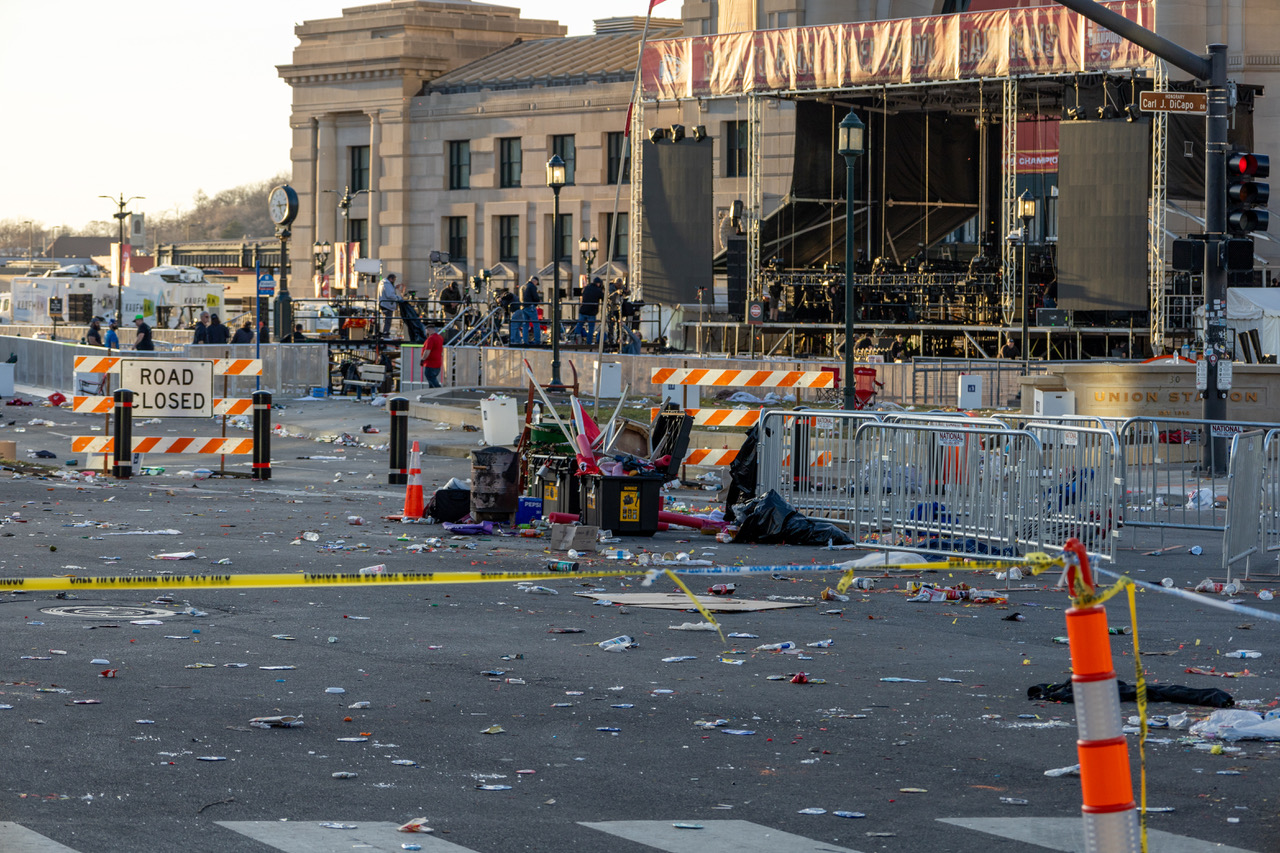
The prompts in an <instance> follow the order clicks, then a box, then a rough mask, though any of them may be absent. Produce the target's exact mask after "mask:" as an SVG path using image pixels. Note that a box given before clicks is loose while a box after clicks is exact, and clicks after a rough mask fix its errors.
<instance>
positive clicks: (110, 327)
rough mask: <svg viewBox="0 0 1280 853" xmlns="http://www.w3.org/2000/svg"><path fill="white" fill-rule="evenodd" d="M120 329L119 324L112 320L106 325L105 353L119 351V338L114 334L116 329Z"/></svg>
mask: <svg viewBox="0 0 1280 853" xmlns="http://www.w3.org/2000/svg"><path fill="white" fill-rule="evenodd" d="M118 328H120V323H118V322H117V321H115V320H112V321H111V322H110V323H108V324H107V351H108V352H110V351H111V350H113V349H120V336H119V335H118V334H116V329H118Z"/></svg>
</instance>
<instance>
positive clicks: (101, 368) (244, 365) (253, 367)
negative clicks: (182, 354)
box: [75, 355, 262, 376]
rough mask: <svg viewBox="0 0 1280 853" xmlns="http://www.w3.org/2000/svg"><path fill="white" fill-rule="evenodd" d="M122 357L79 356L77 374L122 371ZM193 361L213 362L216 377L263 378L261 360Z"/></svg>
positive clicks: (223, 359)
mask: <svg viewBox="0 0 1280 853" xmlns="http://www.w3.org/2000/svg"><path fill="white" fill-rule="evenodd" d="M123 360H124V358H123V357H122V356H97V355H78V356H76V360H75V370H76V373H111V372H113V371H117V370H119V369H120V362H121V361H123ZM190 360H191V361H209V360H212V361H213V375H214V376H261V375H262V359H260V358H215V359H190Z"/></svg>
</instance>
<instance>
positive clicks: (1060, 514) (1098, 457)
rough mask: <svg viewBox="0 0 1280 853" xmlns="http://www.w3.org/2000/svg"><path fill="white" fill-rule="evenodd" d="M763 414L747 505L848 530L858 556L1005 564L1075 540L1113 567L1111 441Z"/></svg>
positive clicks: (968, 423) (813, 414)
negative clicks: (773, 498)
mask: <svg viewBox="0 0 1280 853" xmlns="http://www.w3.org/2000/svg"><path fill="white" fill-rule="evenodd" d="M895 418H896V419H895V420H894V421H889V420H888V419H886V420H880V419H879V418H878V417H877V416H876V415H875V414H871V413H863V412H826V411H822V412H819V411H812V410H795V411H777V410H774V411H768V412H765V413H764V414H763V415H761V418H760V445H759V451H758V452H759V454H760V460H759V462H760V464H759V475H758V482H757V493H758V494H764V493H765V492H767V491H768V490H769V489H773V490H775V491H777V492H778V493H779V494H780V495H782V496H783V497H784V498H786V500H787V501H788V503H790V504H791V505H792V506H793V507H795V508H796V509H797V510H799V511H801V512H803V513H804V514H806V515H808V516H810V517H814V518H822V519H825V520H828V521H833V522H836V523H842V524H847V525H849V526H850V527H851V528H852V531H853V534H854V536H855V538H857V539H858V540H859V541H860V542H861V543H863V544H864V545H865V546H866V547H868V548H872V549H881V550H905V551H916V552H924V553H929V554H942V555H954V554H977V555H984V556H990V557H993V558H1008V559H1014V558H1017V557H1019V556H1020V555H1022V554H1023V553H1025V552H1026V551H1034V550H1041V549H1043V548H1044V547H1045V546H1046V545H1059V544H1061V543H1062V542H1064V541H1065V540H1066V539H1069V538H1071V537H1076V538H1078V539H1080V540H1081V541H1082V542H1083V543H1085V546H1086V548H1087V549H1088V552H1089V554H1090V555H1091V556H1093V557H1094V558H1095V559H1101V560H1108V561H1110V560H1113V559H1114V557H1115V542H1116V538H1117V531H1118V529H1119V527H1120V524H1121V512H1120V504H1119V490H1120V486H1119V483H1120V475H1119V456H1118V447H1117V441H1116V436H1115V433H1113V432H1112V431H1110V430H1107V429H1101V428H1087V427H1080V426H1076V425H1073V424H1071V425H1069V424H1050V423H1032V424H1029V425H1028V428H1027V429H1025V430H1014V429H1009V428H1007V427H1005V426H1003V425H1002V424H1000V423H999V422H998V421H993V420H991V419H973V418H959V419H955V418H946V417H929V418H916V417H912V416H909V415H908V416H897V415H895Z"/></svg>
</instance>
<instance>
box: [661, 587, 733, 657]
mask: <svg viewBox="0 0 1280 853" xmlns="http://www.w3.org/2000/svg"><path fill="white" fill-rule="evenodd" d="M662 572H663V574H665V575H666V576H667V577H669V578H671V579H672V580H673V581H675V582H676V586H678V587H680V589H682V590H684V594H685V595H687V596H689V600H690V601H692V602H693V606H694V607H696V608H698V612H699V613H701V614H702V618H703V619H706V620H707V621H708V622H710V623H711V624H712V625H715V626H716V633H717V634H719V635H720V642H722V643H723V642H725V638H724V629H723V628H721V627H720V623H719V622H717V621H716V617H714V616H712V615H711V611H709V610H707V609H706V608H705V607H703V606H702V602H700V601H698V597H697V596H696V595H694V594H693V592H692V591H691V590H690V589H689V587H687V586H685V585H684V581H682V580H680V578H678V577H676V576H675V573H674V572H672V571H671V570H670V569H663V570H662Z"/></svg>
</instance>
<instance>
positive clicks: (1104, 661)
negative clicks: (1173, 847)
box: [1062, 539, 1142, 853]
mask: <svg viewBox="0 0 1280 853" xmlns="http://www.w3.org/2000/svg"><path fill="white" fill-rule="evenodd" d="M1062 556H1063V560H1064V562H1065V564H1066V580H1067V589H1068V591H1069V592H1070V594H1071V601H1072V606H1071V608H1070V609H1069V610H1067V640H1068V642H1069V643H1070V646H1071V685H1072V692H1073V694H1074V697H1075V706H1076V726H1077V729H1078V731H1079V735H1080V737H1079V739H1078V740H1077V741H1076V748H1077V751H1078V753H1079V756H1080V788H1081V795H1082V798H1083V800H1084V805H1083V806H1082V807H1081V812H1082V813H1083V817H1084V839H1085V843H1084V849H1085V851H1086V853H1138V851H1140V850H1141V848H1142V842H1141V836H1140V834H1139V831H1138V807H1137V804H1136V803H1135V802H1134V799H1133V780H1132V777H1131V775H1130V772H1129V744H1128V742H1127V741H1126V740H1125V736H1124V732H1123V730H1122V729H1121V719H1122V718H1121V716H1120V693H1119V690H1118V689H1117V686H1116V672H1115V668H1114V667H1113V666H1112V663H1111V637H1110V635H1109V634H1108V633H1107V610H1106V608H1105V607H1103V606H1102V605H1101V604H1095V603H1093V601H1094V595H1095V588H1094V582H1093V573H1092V572H1091V571H1090V570H1089V557H1088V554H1087V553H1086V552H1085V548H1084V545H1082V544H1081V543H1080V540H1078V539H1068V540H1067V543H1066V544H1065V545H1064V546H1063V554H1062Z"/></svg>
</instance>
